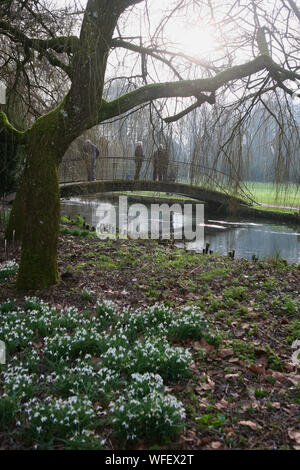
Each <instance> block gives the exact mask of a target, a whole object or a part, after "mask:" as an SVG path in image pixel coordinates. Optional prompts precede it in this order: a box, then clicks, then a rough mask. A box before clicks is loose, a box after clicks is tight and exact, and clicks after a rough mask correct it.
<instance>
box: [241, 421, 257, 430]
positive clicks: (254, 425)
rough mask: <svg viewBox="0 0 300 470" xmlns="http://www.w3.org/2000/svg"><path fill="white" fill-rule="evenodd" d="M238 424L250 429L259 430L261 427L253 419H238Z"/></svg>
mask: <svg viewBox="0 0 300 470" xmlns="http://www.w3.org/2000/svg"><path fill="white" fill-rule="evenodd" d="M239 424H240V425H242V426H247V427H248V428H251V429H252V431H260V430H261V429H262V427H261V426H260V425H259V424H257V423H254V422H253V421H239Z"/></svg>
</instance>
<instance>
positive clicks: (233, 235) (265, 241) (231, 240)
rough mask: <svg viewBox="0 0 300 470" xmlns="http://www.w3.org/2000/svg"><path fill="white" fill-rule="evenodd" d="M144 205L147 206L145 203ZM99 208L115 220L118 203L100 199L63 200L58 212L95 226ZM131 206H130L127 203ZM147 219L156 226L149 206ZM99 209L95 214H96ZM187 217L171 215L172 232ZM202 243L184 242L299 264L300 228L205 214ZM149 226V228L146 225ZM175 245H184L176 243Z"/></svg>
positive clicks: (196, 247)
mask: <svg viewBox="0 0 300 470" xmlns="http://www.w3.org/2000/svg"><path fill="white" fill-rule="evenodd" d="M144 204H146V203H144ZM99 206H101V208H102V210H103V209H104V211H106V210H107V211H110V210H111V208H112V207H113V208H114V209H115V210H116V214H117V220H119V219H118V216H119V213H118V209H119V207H118V201H116V200H115V199H114V200H109V199H104V198H103V196H97V195H95V196H93V197H82V198H71V199H68V200H62V202H61V212H62V215H63V216H68V217H71V218H75V217H76V216H77V215H78V214H80V215H81V217H85V220H86V223H88V224H90V225H91V226H94V227H96V226H97V224H98V221H99ZM129 207H130V204H129ZM148 209H149V211H148V220H147V218H146V216H145V217H144V220H143V218H142V219H141V220H142V223H143V222H144V223H145V226H146V227H148V224H151V222H152V223H155V220H152V221H151V212H150V205H148ZM97 210H98V212H97ZM186 220H187V219H186V217H184V216H182V214H180V213H175V214H174V229H175V231H178V230H180V231H181V228H182V226H183V224H184V222H186ZM204 222H205V225H204V240H202V241H201V242H187V243H186V247H187V249H189V250H195V251H199V252H202V249H203V247H204V245H205V244H206V243H209V249H210V250H212V251H213V252H214V253H218V254H220V255H226V254H227V253H228V252H230V251H232V250H235V257H236V258H247V259H251V258H252V256H253V255H254V254H255V255H256V256H257V257H258V258H259V259H262V258H264V257H267V256H273V257H276V256H280V257H282V258H284V259H286V260H287V261H288V263H290V264H292V263H300V227H299V226H291V225H286V224H283V223H282V224H280V223H278V222H275V223H274V221H273V222H272V221H268V220H264V219H263V220H262V219H259V220H255V219H251V220H245V219H240V218H237V217H236V218H234V217H222V218H220V217H219V216H218V217H217V218H216V217H215V216H212V215H209V214H206V213H205V221H204ZM149 226H150V225H149ZM177 245H178V246H183V243H182V242H180V241H178V242H177Z"/></svg>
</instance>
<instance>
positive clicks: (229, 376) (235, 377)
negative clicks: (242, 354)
mask: <svg viewBox="0 0 300 470" xmlns="http://www.w3.org/2000/svg"><path fill="white" fill-rule="evenodd" d="M238 377H239V374H226V375H225V379H226V380H227V379H237V378H238Z"/></svg>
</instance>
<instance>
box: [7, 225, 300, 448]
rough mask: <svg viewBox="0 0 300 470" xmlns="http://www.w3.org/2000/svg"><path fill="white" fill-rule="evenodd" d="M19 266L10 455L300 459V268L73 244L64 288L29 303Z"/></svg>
mask: <svg viewBox="0 0 300 470" xmlns="http://www.w3.org/2000/svg"><path fill="white" fill-rule="evenodd" d="M19 254H20V252H19V248H18V247H17V246H16V245H15V246H11V247H9V258H10V261H11V262H10V263H7V262H2V263H1V265H0V272H1V276H0V339H1V340H3V341H5V343H6V348H7V361H6V364H4V365H1V366H0V367H1V369H0V396H1V399H0V436H1V447H2V449H33V448H38V449H124V448H126V449H151V448H161V447H162V448H164V449H187V450H193V449H274V448H276V449H294V448H299V445H300V444H299V442H298V441H299V423H300V413H299V404H300V374H299V369H297V367H296V366H295V365H294V363H293V362H292V355H293V352H294V350H293V349H292V347H291V346H292V344H293V342H294V341H295V340H299V339H300V323H299V312H300V299H299V285H300V270H299V267H297V266H289V265H287V263H286V262H285V261H284V260H280V259H270V260H265V261H258V262H255V261H247V260H232V259H229V258H225V257H217V256H214V255H213V256H208V255H199V254H197V253H193V252H185V251H184V250H179V249H176V248H175V247H174V246H173V245H170V244H160V243H157V242H154V241H147V240H144V241H135V242H133V241H129V240H115V241H113V240H109V241H99V239H97V238H96V237H94V236H91V235H86V234H80V233H76V234H75V233H72V232H71V230H70V232H65V233H61V234H60V241H59V270H60V276H61V281H60V283H59V284H57V285H56V286H52V287H50V288H48V289H44V290H41V291H38V292H35V293H31V294H30V296H28V297H26V298H24V295H21V294H20V293H19V292H18V291H17V290H16V287H15V279H16V273H17V270H18V263H19ZM0 256H2V258H3V257H4V253H3V252H0ZM13 260H14V261H13Z"/></svg>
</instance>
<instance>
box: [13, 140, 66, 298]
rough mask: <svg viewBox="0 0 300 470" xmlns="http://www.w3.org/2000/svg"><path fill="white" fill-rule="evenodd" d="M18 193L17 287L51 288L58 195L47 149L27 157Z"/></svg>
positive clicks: (55, 275)
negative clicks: (22, 212)
mask: <svg viewBox="0 0 300 470" xmlns="http://www.w3.org/2000/svg"><path fill="white" fill-rule="evenodd" d="M41 159H42V161H43V164H42V165H41ZM19 193H20V195H21V196H22V194H23V196H24V199H25V217H22V219H25V220H24V226H23V229H22V255H21V264H20V268H19V275H18V281H17V286H18V288H20V289H24V290H27V289H36V288H41V287H45V286H48V285H51V284H55V283H56V282H57V280H58V270H57V243H58V232H59V221H60V195H59V185H58V175H57V161H56V158H55V156H53V154H52V153H51V150H50V149H49V147H48V148H47V147H44V148H43V149H41V150H37V151H36V153H35V154H31V156H30V160H29V164H28V166H27V167H26V169H25V171H24V178H23V183H22V185H21V187H20V190H19ZM30 195H34V197H32V196H31V197H30Z"/></svg>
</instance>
